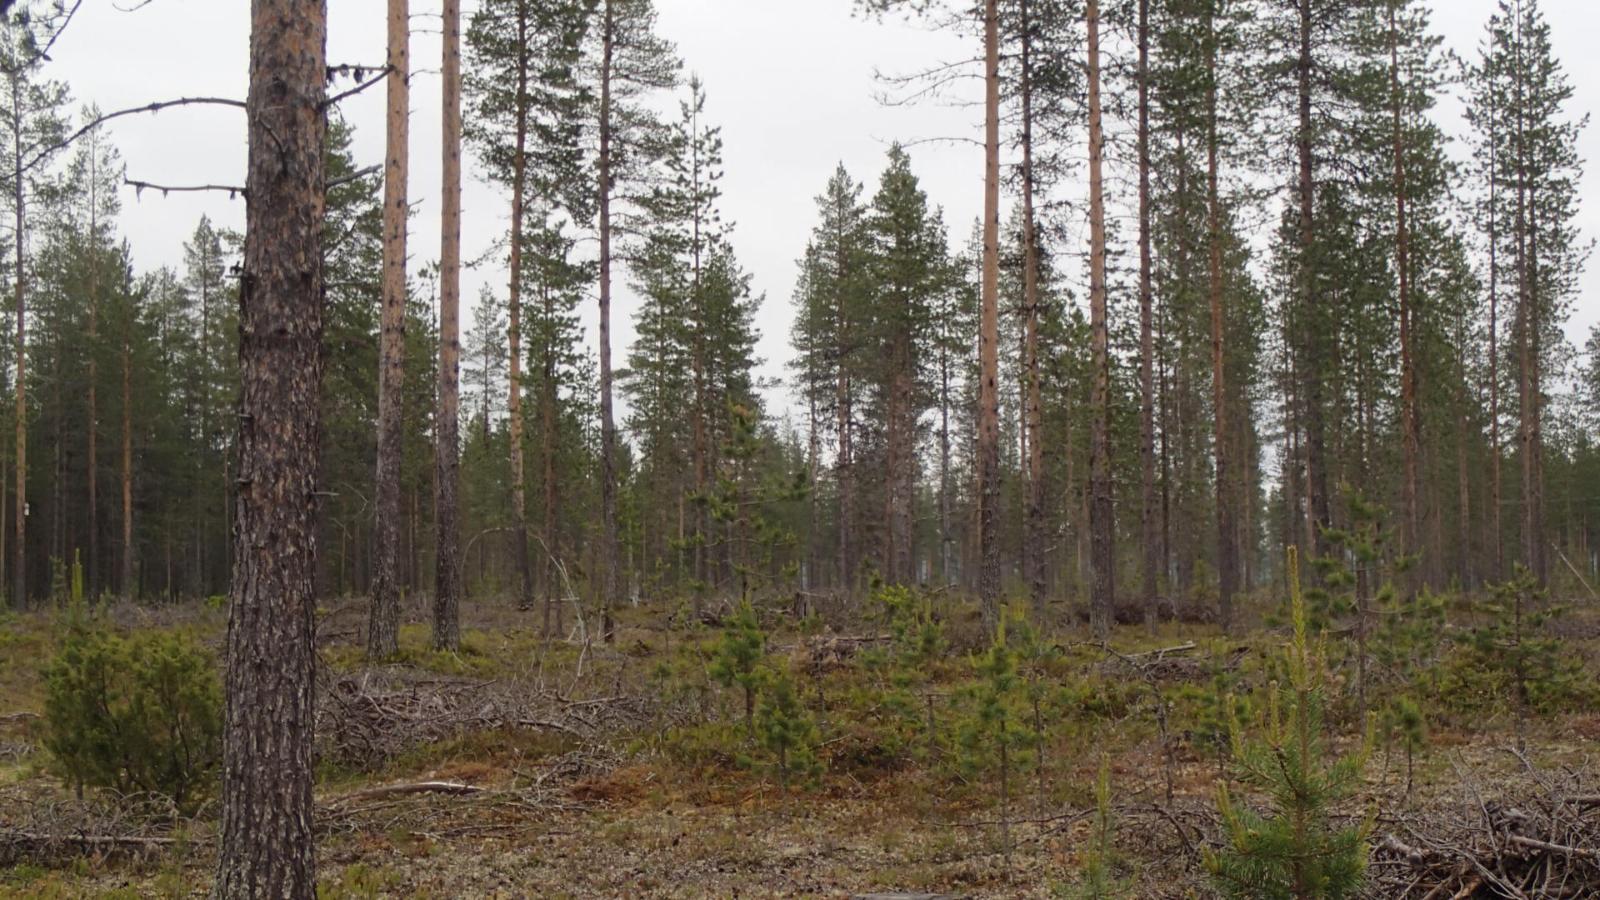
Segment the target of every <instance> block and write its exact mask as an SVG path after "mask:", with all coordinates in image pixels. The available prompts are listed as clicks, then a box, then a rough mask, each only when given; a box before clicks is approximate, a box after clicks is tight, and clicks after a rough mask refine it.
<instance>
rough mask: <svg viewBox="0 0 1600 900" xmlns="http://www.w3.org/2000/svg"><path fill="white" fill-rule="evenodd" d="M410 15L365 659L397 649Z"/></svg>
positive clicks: (402, 37)
mask: <svg viewBox="0 0 1600 900" xmlns="http://www.w3.org/2000/svg"><path fill="white" fill-rule="evenodd" d="M410 78H411V15H410V2H409V0H389V77H388V78H387V79H386V81H387V85H388V118H387V129H386V143H387V145H388V146H387V148H386V152H385V154H384V169H383V297H382V302H383V306H382V310H381V315H380V322H381V330H380V333H379V342H378V459H377V472H376V474H375V475H374V482H373V487H374V495H375V497H374V503H373V520H372V538H373V548H372V555H373V562H374V563H375V564H376V572H375V575H374V578H373V580H372V617H371V621H370V623H369V624H368V627H367V658H368V659H370V660H379V659H385V658H387V657H390V656H393V655H394V654H395V653H396V652H398V650H399V646H400V645H399V635H400V579H399V574H398V572H397V571H396V558H397V556H398V555H399V547H398V545H399V543H400V532H399V528H400V457H401V453H402V447H401V434H400V419H401V413H402V412H403V409H402V407H403V405H404V403H405V399H404V397H403V395H402V393H401V392H402V390H403V389H404V386H405V371H406V370H405V352H406V212H407V206H406V173H407V171H408V162H409V159H408V156H409V153H408V149H409V148H408V146H407V140H408V132H409V131H410V115H411V109H410V99H411V89H410V84H409V82H410Z"/></svg>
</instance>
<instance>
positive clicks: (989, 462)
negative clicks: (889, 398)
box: [978, 0, 1000, 630]
mask: <svg viewBox="0 0 1600 900" xmlns="http://www.w3.org/2000/svg"><path fill="white" fill-rule="evenodd" d="M999 16H1000V14H999V10H998V3H997V0H985V3H984V19H983V45H984V115H983V141H984V143H983V147H984V178H983V291H982V295H983V296H982V312H981V315H980V320H981V321H980V323H979V327H978V556H979V562H978V597H979V600H980V601H981V603H982V604H983V618H984V622H985V623H986V624H987V625H989V626H990V628H991V630H992V629H993V628H994V627H995V626H996V625H997V624H998V623H999V620H1000V520H999V510H998V509H997V507H998V506H999V505H1000V356H999V350H1000V315H999V310H1000V305H999V304H1000V21H999Z"/></svg>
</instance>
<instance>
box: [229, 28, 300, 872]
mask: <svg viewBox="0 0 1600 900" xmlns="http://www.w3.org/2000/svg"><path fill="white" fill-rule="evenodd" d="M326 29H327V10H326V7H325V6H324V5H323V3H322V2H321V0H253V2H252V5H251V40H250V92H249V100H248V108H247V116H248V119H249V137H250V141H249V148H250V152H249V166H248V168H249V171H248V174H247V177H246V181H245V185H246V189H247V191H248V196H249V202H248V205H247V207H246V218H245V243H244V265H243V270H244V271H243V274H242V276H241V277H240V298H239V309H240V321H239V343H240V346H239V363H240V373H241V376H242V391H241V394H240V405H239V434H238V442H239V469H238V482H237V491H238V498H239V499H238V503H237V516H236V518H235V520H234V529H235V533H236V535H237V537H238V552H237V553H236V554H235V558H234V566H233V581H232V597H231V611H230V616H229V620H228V670H227V716H226V729H225V733H224V734H225V744H224V754H223V769H222V825H221V848H220V853H219V856H218V862H217V883H216V896H218V897H225V898H228V900H239V898H263V900H265V898H272V900H280V898H293V900H311V898H313V897H314V896H315V895H316V877H315V871H314V867H313V840H314V834H313V825H312V813H313V808H312V800H311V786H312V769H311V765H312V758H311V737H312V716H313V699H312V698H313V693H312V688H313V684H312V681H313V663H314V660H315V651H314V647H313V641H312V638H313V619H314V615H315V607H316V598H315V596H314V592H313V583H314V580H315V578H316V561H317V537H316V522H317V515H316V512H317V456H318V454H317V448H318V445H319V438H320V429H321V421H320V419H321V413H320V405H319V402H318V397H319V393H320V388H321V383H322V313H323V293H322V224H323V205H324V190H323V189H324V185H323V174H324V173H323V164H322V150H323V139H324V132H325V122H326V117H325V110H324V109H323V102H324V89H323V84H324V78H325V77H326V68H325V59H326V52H325V42H326V37H327V32H326Z"/></svg>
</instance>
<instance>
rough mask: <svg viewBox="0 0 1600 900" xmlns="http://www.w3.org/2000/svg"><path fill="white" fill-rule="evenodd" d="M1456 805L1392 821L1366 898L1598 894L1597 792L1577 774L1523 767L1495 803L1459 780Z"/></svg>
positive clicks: (1379, 842) (1379, 840) (1382, 835)
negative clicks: (1460, 797) (1460, 802)
mask: <svg viewBox="0 0 1600 900" xmlns="http://www.w3.org/2000/svg"><path fill="white" fill-rule="evenodd" d="M1463 788H1464V791H1465V794H1466V798H1465V802H1464V807H1465V808H1464V809H1456V810H1439V811H1436V812H1435V813H1433V814H1422V813H1412V814H1407V815H1405V816H1402V817H1397V818H1396V819H1394V820H1393V821H1391V822H1390V823H1389V827H1388V828H1387V829H1381V830H1380V832H1379V834H1378V835H1376V836H1375V837H1374V841H1373V854H1372V868H1371V875H1372V880H1371V884H1370V886H1369V890H1368V895H1369V896H1372V897H1393V898H1427V900H1443V898H1478V897H1482V898H1488V897H1509V898H1535V897H1540V898H1543V897H1597V896H1600V794H1596V793H1595V792H1594V787H1593V786H1592V785H1585V784H1584V783H1583V777H1582V774H1581V773H1578V772H1575V771H1570V770H1567V771H1562V772H1559V773H1551V772H1547V771H1542V770H1537V769H1534V768H1533V767H1532V766H1530V765H1526V761H1525V760H1524V774H1523V777H1521V778H1519V779H1518V780H1517V781H1516V782H1515V783H1514V784H1508V785H1505V786H1503V787H1502V788H1501V789H1500V790H1497V791H1496V793H1497V794H1498V795H1499V797H1498V799H1485V798H1484V794H1485V792H1484V791H1483V790H1482V789H1481V788H1480V786H1479V785H1478V784H1476V783H1475V781H1473V780H1472V778H1471V777H1470V776H1467V777H1464V778H1463Z"/></svg>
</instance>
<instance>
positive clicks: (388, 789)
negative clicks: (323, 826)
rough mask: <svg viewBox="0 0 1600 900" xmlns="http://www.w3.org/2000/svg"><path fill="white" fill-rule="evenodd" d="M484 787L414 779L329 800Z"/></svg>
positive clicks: (452, 792)
mask: <svg viewBox="0 0 1600 900" xmlns="http://www.w3.org/2000/svg"><path fill="white" fill-rule="evenodd" d="M482 792H483V788H481V787H478V786H476V785H471V784H461V783H460V782H455V781H414V782H407V783H405V784H385V785H379V786H378V787H372V788H367V789H366V790H361V791H354V792H352V793H349V794H343V795H341V796H338V797H335V798H333V799H332V800H329V801H328V803H329V804H330V805H333V804H339V803H349V802H351V801H352V800H376V799H378V798H380V797H399V796H407V795H411V794H450V795H453V796H462V795H466V794H478V793H482Z"/></svg>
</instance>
